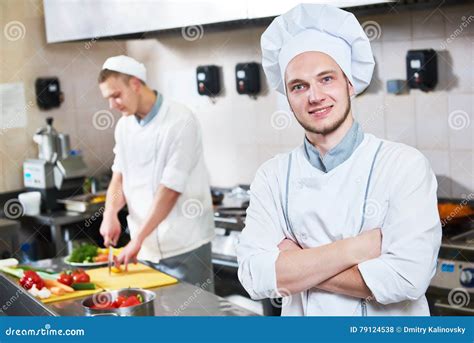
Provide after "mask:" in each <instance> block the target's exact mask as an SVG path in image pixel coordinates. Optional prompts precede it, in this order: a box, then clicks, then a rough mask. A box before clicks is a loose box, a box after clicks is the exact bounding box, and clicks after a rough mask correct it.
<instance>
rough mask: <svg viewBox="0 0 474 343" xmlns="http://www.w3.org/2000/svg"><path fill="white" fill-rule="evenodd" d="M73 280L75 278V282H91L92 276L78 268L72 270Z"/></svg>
mask: <svg viewBox="0 0 474 343" xmlns="http://www.w3.org/2000/svg"><path fill="white" fill-rule="evenodd" d="M72 280H73V283H84V282H90V281H91V278H90V277H89V275H88V274H87V273H86V272H85V271H84V270H82V269H77V270H75V271H73V272H72Z"/></svg>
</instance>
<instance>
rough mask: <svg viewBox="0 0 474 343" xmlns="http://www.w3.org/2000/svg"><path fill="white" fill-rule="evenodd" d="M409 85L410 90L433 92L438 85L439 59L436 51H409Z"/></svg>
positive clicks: (407, 59)
mask: <svg viewBox="0 0 474 343" xmlns="http://www.w3.org/2000/svg"><path fill="white" fill-rule="evenodd" d="M406 63H407V83H408V86H409V87H410V88H415V89H421V90H422V91H425V92H427V91H430V90H433V89H434V88H435V86H436V84H437V83H438V59H437V55H436V51H435V50H433V49H427V50H409V51H408V52H407V57H406Z"/></svg>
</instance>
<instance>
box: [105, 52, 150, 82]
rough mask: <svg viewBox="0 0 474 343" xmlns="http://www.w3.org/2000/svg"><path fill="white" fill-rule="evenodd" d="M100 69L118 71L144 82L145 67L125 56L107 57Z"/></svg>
mask: <svg viewBox="0 0 474 343" xmlns="http://www.w3.org/2000/svg"><path fill="white" fill-rule="evenodd" d="M102 69H109V70H113V71H118V72H119V73H123V74H127V75H131V76H135V77H137V78H139V79H140V80H142V81H143V82H145V83H146V68H145V65H144V64H143V63H140V62H138V61H137V60H135V59H133V58H131V57H129V56H125V55H120V56H113V57H109V58H107V60H106V61H105V62H104V65H103V66H102Z"/></svg>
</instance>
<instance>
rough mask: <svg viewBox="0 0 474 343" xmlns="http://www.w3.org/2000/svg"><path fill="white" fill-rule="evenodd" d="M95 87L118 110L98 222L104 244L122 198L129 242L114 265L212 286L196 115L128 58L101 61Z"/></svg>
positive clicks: (206, 191)
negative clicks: (138, 266)
mask: <svg viewBox="0 0 474 343" xmlns="http://www.w3.org/2000/svg"><path fill="white" fill-rule="evenodd" d="M99 87H100V91H101V93H102V96H103V97H104V98H106V99H107V100H108V101H109V105H110V108H111V109H117V110H119V111H120V112H122V117H121V118H120V120H119V121H118V122H117V126H116V128H115V148H114V153H115V159H114V163H113V166H112V171H113V175H112V181H111V182H110V185H109V188H108V190H107V198H106V204H105V212H104V219H103V221H102V225H101V227H100V233H101V234H102V236H103V237H104V244H105V245H106V246H109V245H115V244H116V243H117V240H118V238H119V235H120V231H121V228H120V223H119V220H118V217H117V213H118V212H119V210H120V209H121V208H122V207H124V206H125V204H126V205H127V207H128V212H129V215H128V217H127V222H128V228H129V230H130V236H131V240H130V242H129V243H128V244H127V245H126V246H125V248H124V249H123V251H122V252H121V253H120V255H119V256H118V259H117V261H116V263H117V264H119V265H120V264H125V266H126V267H127V265H128V263H129V262H136V260H137V258H138V259H142V260H145V261H149V262H150V263H154V264H155V266H156V267H157V268H158V269H160V270H162V271H164V272H167V273H169V274H171V275H173V276H176V277H177V278H179V279H181V280H184V281H187V282H190V283H193V284H204V283H205V284H206V285H207V289H208V290H209V289H212V288H213V282H212V280H213V271H212V262H211V243H210V242H211V240H212V238H213V237H214V217H213V211H212V202H211V195H210V188H209V180H208V174H207V170H206V166H205V164H204V157H203V151H202V140H201V129H200V126H199V123H198V121H197V119H196V118H195V116H194V114H193V113H192V112H191V111H190V110H189V109H187V108H186V107H185V106H183V105H181V104H178V103H175V102H173V101H168V100H167V99H166V98H164V97H163V96H162V94H160V93H158V92H156V91H154V90H153V89H151V88H149V87H148V86H147V85H146V69H145V66H144V65H143V64H142V63H139V62H138V61H136V60H135V59H133V58H131V57H128V56H114V57H110V58H109V59H107V60H106V61H105V63H104V65H103V68H102V71H101V72H100V74H99ZM208 284H209V285H208Z"/></svg>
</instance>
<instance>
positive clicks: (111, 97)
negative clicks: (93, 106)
mask: <svg viewBox="0 0 474 343" xmlns="http://www.w3.org/2000/svg"><path fill="white" fill-rule="evenodd" d="M140 87H141V83H140V80H138V79H137V78H135V77H127V76H125V77H123V76H121V75H111V76H109V77H108V78H107V79H106V80H104V81H103V82H101V83H100V84H99V88H100V92H101V93H102V96H103V97H104V98H105V99H107V100H108V101H109V107H110V109H115V110H118V111H120V112H121V113H122V115H124V116H129V115H133V114H135V113H136V112H137V109H138V104H139V99H140V96H139V90H140Z"/></svg>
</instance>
